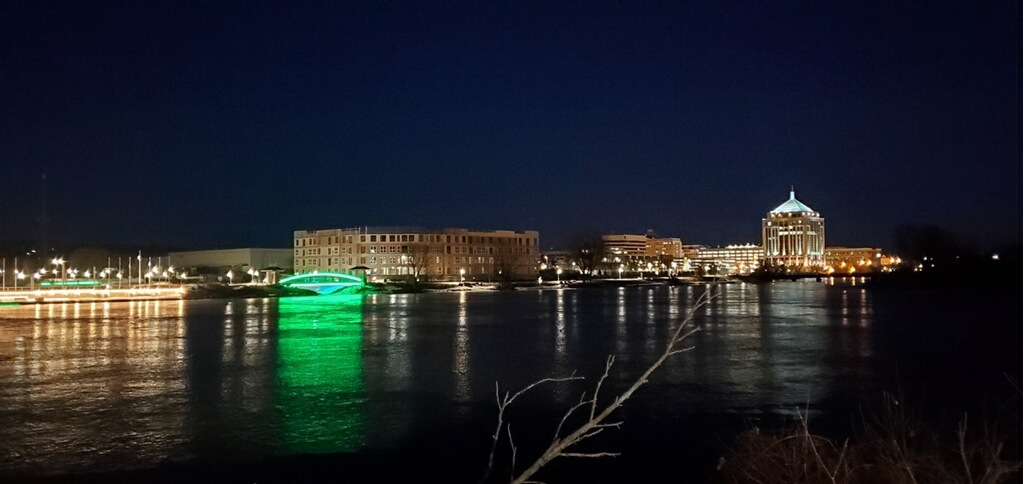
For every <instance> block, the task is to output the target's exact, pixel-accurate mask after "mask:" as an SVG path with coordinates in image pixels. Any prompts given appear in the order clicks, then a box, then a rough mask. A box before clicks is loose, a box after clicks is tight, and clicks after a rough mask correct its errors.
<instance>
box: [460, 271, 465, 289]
mask: <svg viewBox="0 0 1024 484" xmlns="http://www.w3.org/2000/svg"><path fill="white" fill-rule="evenodd" d="M459 285H460V286H465V285H466V269H459Z"/></svg>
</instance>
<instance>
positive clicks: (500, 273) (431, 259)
mask: <svg viewBox="0 0 1024 484" xmlns="http://www.w3.org/2000/svg"><path fill="white" fill-rule="evenodd" d="M293 241H294V247H293V249H294V251H295V252H294V256H295V272H297V273H304V272H312V271H331V270H353V269H358V268H362V270H365V271H366V273H367V276H368V277H369V278H370V279H371V280H383V279H401V278H417V279H421V280H422V279H430V280H471V281H486V280H500V279H508V278H511V279H523V278H532V277H536V274H537V264H538V262H539V258H540V250H539V247H540V234H539V233H538V232H536V231H531V230H527V231H522V232H516V231H512V230H470V229H461V228H445V229H440V230H429V229H423V228H417V227H354V228H345V229H325V230H298V231H295V234H294V237H293Z"/></svg>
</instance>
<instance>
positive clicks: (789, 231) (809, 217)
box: [761, 191, 825, 270]
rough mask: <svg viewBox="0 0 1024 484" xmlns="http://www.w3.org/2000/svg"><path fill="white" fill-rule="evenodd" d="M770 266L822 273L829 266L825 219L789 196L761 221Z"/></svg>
mask: <svg viewBox="0 0 1024 484" xmlns="http://www.w3.org/2000/svg"><path fill="white" fill-rule="evenodd" d="M761 241H762V246H763V247H764V261H765V263H766V264H767V265H774V266H783V267H788V268H792V269H796V270H821V269H822V268H823V267H824V265H825V218H824V217H822V216H821V214H820V213H818V212H815V211H814V210H813V209H811V207H808V206H807V205H804V204H803V203H802V202H800V201H799V200H797V199H796V193H795V192H793V191H790V192H789V200H786V201H785V202H783V203H782V204H781V205H779V206H778V207H775V209H773V210H772V211H770V212H768V215H767V217H765V218H763V219H761Z"/></svg>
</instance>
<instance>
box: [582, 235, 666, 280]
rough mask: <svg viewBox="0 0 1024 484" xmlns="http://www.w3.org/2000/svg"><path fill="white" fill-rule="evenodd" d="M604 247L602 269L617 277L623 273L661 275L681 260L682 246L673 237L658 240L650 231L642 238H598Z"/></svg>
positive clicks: (625, 236)
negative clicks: (638, 272) (615, 274)
mask: <svg viewBox="0 0 1024 484" xmlns="http://www.w3.org/2000/svg"><path fill="white" fill-rule="evenodd" d="M601 241H602V242H603V243H604V255H605V260H604V261H603V264H602V266H603V269H604V270H605V271H610V272H612V273H615V272H616V271H618V272H619V273H620V274H621V273H622V272H623V271H625V272H635V271H640V272H645V271H646V272H653V273H662V272H665V271H668V270H669V269H673V270H674V269H675V268H676V264H674V263H677V262H679V261H682V260H683V243H682V241H680V240H679V239H677V238H674V237H658V236H657V235H655V233H654V232H653V231H650V230H649V231H647V233H646V234H644V235H640V234H608V235H602V236H601Z"/></svg>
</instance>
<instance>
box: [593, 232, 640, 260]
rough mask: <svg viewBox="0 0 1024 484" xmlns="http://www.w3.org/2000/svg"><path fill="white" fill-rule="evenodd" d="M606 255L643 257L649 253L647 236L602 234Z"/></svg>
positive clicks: (630, 257)
mask: <svg viewBox="0 0 1024 484" xmlns="http://www.w3.org/2000/svg"><path fill="white" fill-rule="evenodd" d="M601 242H603V243H604V254H605V257H609V258H612V257H619V258H620V259H642V258H644V257H645V256H646V255H647V236H646V235H637V234H608V235H602V236H601Z"/></svg>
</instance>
